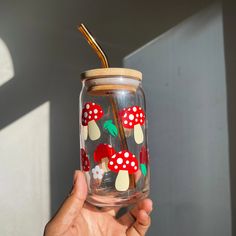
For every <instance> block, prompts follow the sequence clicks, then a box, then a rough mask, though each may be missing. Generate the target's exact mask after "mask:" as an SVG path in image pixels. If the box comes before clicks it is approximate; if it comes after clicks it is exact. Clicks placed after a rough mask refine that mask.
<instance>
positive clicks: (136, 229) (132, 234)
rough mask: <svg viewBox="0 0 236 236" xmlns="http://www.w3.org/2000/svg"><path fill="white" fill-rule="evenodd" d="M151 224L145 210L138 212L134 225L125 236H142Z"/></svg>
mask: <svg viewBox="0 0 236 236" xmlns="http://www.w3.org/2000/svg"><path fill="white" fill-rule="evenodd" d="M150 224H151V218H150V216H149V215H148V214H147V212H146V211H145V210H140V211H139V212H138V214H137V219H136V221H135V222H134V224H133V225H132V226H131V227H130V228H129V229H128V230H127V236H144V235H145V234H146V232H147V231H148V229H149V227H150Z"/></svg>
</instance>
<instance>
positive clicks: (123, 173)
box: [115, 170, 129, 191]
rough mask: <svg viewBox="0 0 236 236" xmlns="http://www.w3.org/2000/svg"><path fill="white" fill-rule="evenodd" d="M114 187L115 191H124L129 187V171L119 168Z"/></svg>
mask: <svg viewBox="0 0 236 236" xmlns="http://www.w3.org/2000/svg"><path fill="white" fill-rule="evenodd" d="M115 187H116V190H117V191H126V190H128V189H129V172H128V170H120V171H119V172H118V175H117V177H116V182H115Z"/></svg>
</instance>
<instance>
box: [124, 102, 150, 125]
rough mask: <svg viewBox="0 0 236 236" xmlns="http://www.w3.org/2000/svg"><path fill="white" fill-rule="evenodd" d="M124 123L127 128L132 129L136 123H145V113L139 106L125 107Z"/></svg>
mask: <svg viewBox="0 0 236 236" xmlns="http://www.w3.org/2000/svg"><path fill="white" fill-rule="evenodd" d="M120 115H121V120H122V124H123V126H124V127H125V128H129V129H132V128H134V126H135V125H137V124H140V125H143V124H144V121H145V113H144V111H143V109H142V108H141V107H139V106H132V107H127V108H124V109H123V110H122V111H121V112H120Z"/></svg>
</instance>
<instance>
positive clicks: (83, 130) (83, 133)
mask: <svg viewBox="0 0 236 236" xmlns="http://www.w3.org/2000/svg"><path fill="white" fill-rule="evenodd" d="M81 132H82V136H83V138H84V140H87V138H88V126H87V125H86V126H83V125H82V128H81Z"/></svg>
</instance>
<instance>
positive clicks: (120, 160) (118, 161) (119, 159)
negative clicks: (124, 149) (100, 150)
mask: <svg viewBox="0 0 236 236" xmlns="http://www.w3.org/2000/svg"><path fill="white" fill-rule="evenodd" d="M116 162H117V164H119V165H120V164H122V163H123V160H122V158H120V157H119V158H118V159H117V161H116Z"/></svg>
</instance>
